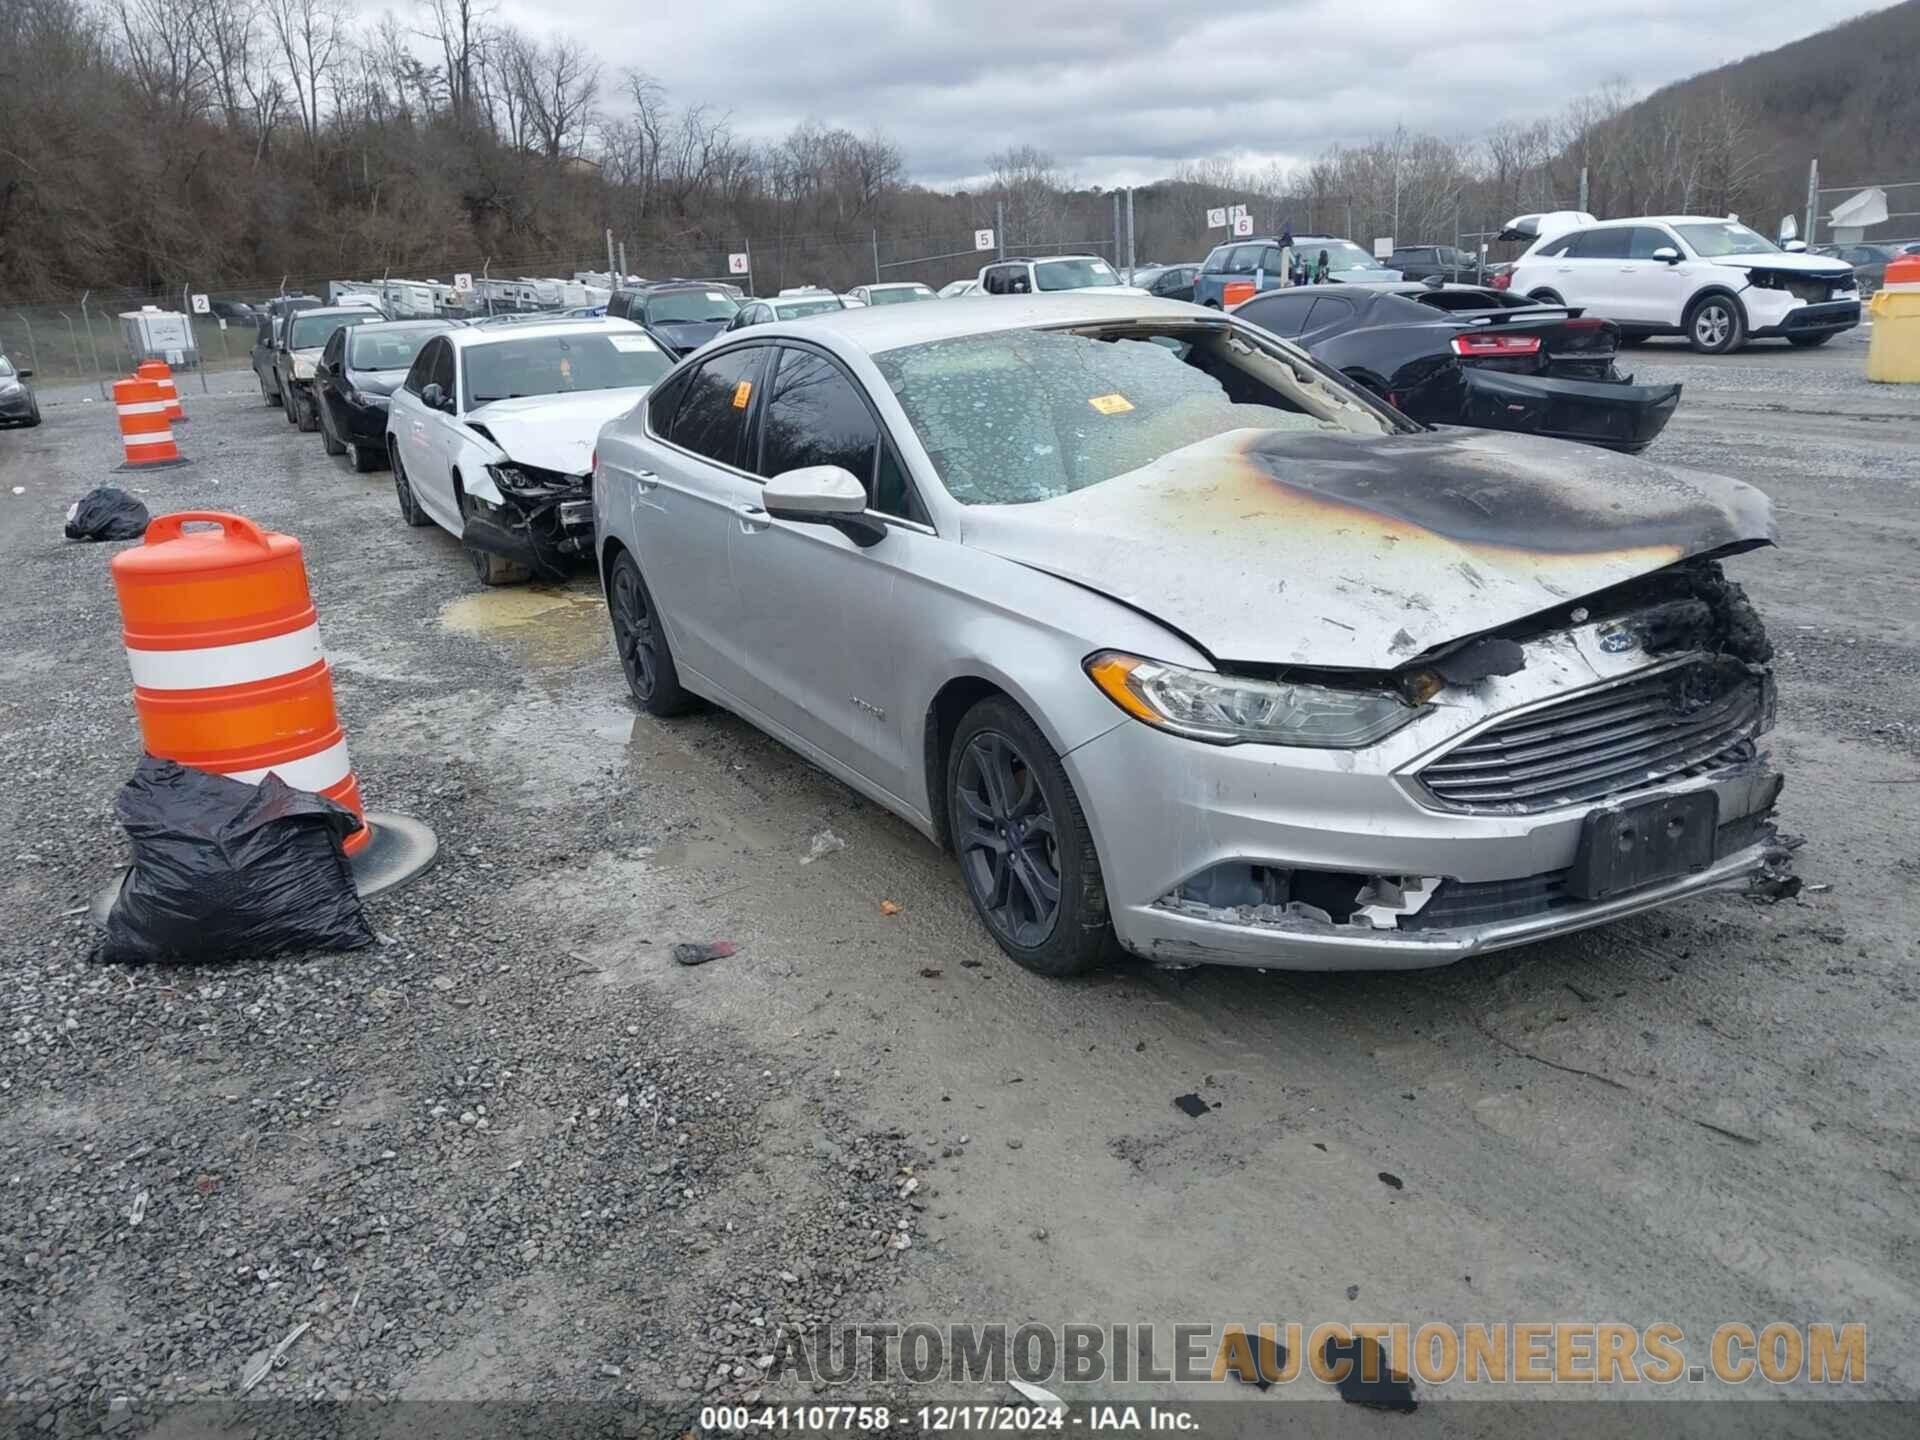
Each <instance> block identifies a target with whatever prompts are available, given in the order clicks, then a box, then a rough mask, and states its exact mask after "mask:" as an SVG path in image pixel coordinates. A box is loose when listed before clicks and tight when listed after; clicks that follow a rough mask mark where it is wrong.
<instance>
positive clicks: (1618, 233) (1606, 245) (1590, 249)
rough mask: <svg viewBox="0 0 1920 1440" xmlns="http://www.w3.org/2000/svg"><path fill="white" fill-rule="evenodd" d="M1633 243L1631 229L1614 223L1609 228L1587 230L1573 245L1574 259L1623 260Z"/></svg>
mask: <svg viewBox="0 0 1920 1440" xmlns="http://www.w3.org/2000/svg"><path fill="white" fill-rule="evenodd" d="M1632 243H1633V229H1632V228H1631V227H1629V226H1625V225H1616V226H1614V227H1613V228H1612V229H1611V230H1589V231H1587V232H1586V233H1585V234H1584V235H1582V236H1581V237H1580V240H1579V243H1578V244H1576V245H1575V246H1574V247H1573V252H1572V254H1573V258H1574V259H1575V260H1625V259H1626V258H1627V254H1628V250H1629V248H1630V247H1631V245H1632Z"/></svg>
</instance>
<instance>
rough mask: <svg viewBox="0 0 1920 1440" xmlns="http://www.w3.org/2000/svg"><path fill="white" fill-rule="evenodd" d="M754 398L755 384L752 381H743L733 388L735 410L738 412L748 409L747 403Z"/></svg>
mask: <svg viewBox="0 0 1920 1440" xmlns="http://www.w3.org/2000/svg"><path fill="white" fill-rule="evenodd" d="M752 398H753V382H752V381H751V380H742V381H741V382H740V383H739V384H738V385H736V386H734V387H733V408H734V409H736V410H744V409H746V408H747V401H749V400H750V399H752Z"/></svg>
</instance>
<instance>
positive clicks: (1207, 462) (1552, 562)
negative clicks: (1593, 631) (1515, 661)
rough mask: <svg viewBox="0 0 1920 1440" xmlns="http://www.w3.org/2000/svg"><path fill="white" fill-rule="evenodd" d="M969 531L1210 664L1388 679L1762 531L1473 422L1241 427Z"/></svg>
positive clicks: (1684, 477)
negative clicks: (1422, 660)
mask: <svg viewBox="0 0 1920 1440" xmlns="http://www.w3.org/2000/svg"><path fill="white" fill-rule="evenodd" d="M961 539H962V541H963V543H965V544H968V545H971V546H974V547H976V548H978V549H981V550H985V551H988V552H990V553H992V554H995V555H999V556H1002V557H1004V558H1006V559H1009V560H1014V561H1017V562H1019V563H1021V564H1024V565H1029V566H1032V567H1033V568H1035V569H1037V570H1044V571H1046V572H1048V573H1050V574H1053V575H1058V576H1060V577H1062V578H1063V579H1067V580H1071V581H1074V582H1075V583H1078V584H1081V585H1085V586H1086V587H1088V588H1089V589H1092V590H1097V591H1099V592H1101V593H1103V594H1106V595H1110V596H1112V597H1113V598H1114V599H1116V600H1119V601H1122V602H1124V603H1125V604H1127V605H1129V606H1132V607H1133V608H1135V609H1137V610H1140V611H1143V612H1145V613H1146V614H1148V615H1151V616H1153V617H1155V618H1157V619H1158V620H1160V621H1161V622H1162V623H1164V624H1166V625H1168V626H1170V627H1172V628H1173V629H1176V630H1178V631H1180V632H1181V633H1183V634H1184V635H1186V636H1188V637H1189V638H1190V639H1192V640H1193V641H1194V642H1195V643H1196V644H1198V645H1200V646H1201V647H1202V648H1203V649H1205V650H1206V651H1207V652H1208V653H1209V654H1211V655H1212V656H1213V657H1214V658H1215V659H1216V660H1217V661H1220V662H1222V663H1231V662H1239V663H1243V664H1249V665H1310V666H1316V667H1327V668H1337V669H1355V670H1389V669H1393V668H1395V667H1398V666H1400V665H1403V664H1405V663H1406V662H1408V661H1410V660H1412V659H1414V658H1415V657H1417V656H1420V655H1423V654H1425V653H1426V652H1427V651H1429V650H1431V649H1433V648H1434V647H1436V646H1441V645H1444V644H1446V643H1447V642H1449V641H1453V640H1459V639H1462V638H1465V637H1467V636H1472V635H1478V634H1481V633H1483V632H1485V631H1488V630H1493V629H1496V628H1498V627H1500V626H1503V625H1507V624H1511V623H1512V622H1514V621H1516V620H1521V619H1524V618H1526V617H1527V616H1530V615H1534V614H1537V613H1539V612H1541V611H1544V610H1549V609H1552V608H1554V607H1555V606H1558V605H1562V604H1565V603H1566V602H1567V601H1570V600H1576V599H1579V598H1581V597H1583V596H1586V595H1590V594H1592V593H1594V592H1595V591H1598V590H1604V589H1606V588H1608V587H1609V586H1613V585H1617V584H1619V583H1620V582H1622V581H1624V580H1629V579H1632V578H1634V577H1635V576H1638V575H1644V574H1648V573H1650V572H1652V571H1655V570H1659V569H1662V568H1664V567H1666V566H1668V565H1671V564H1673V563H1674V562H1675V561H1678V560H1682V559H1685V558H1687V557H1689V556H1703V555H1713V554H1721V553H1732V552H1736V551H1739V550H1744V549H1748V548H1751V547H1753V546H1756V545H1766V544H1771V543H1772V541H1773V539H1774V525H1773V509H1772V505H1771V503H1770V502H1769V501H1768V500H1767V497H1766V496H1765V495H1763V494H1761V493H1760V492H1759V491H1758V490H1756V489H1754V488H1753V487H1752V486H1750V485H1744V484H1742V483H1740V482H1739V481H1737V480H1728V479H1725V478H1723V477H1721V476H1717V475H1709V474H1705V473H1702V472H1699V471H1692V470H1682V469H1678V468H1675V467H1672V466H1665V465H1656V464H1651V463H1649V462H1647V461H1645V460H1638V459H1634V458H1632V457H1630V456H1624V455H1615V454H1612V453H1609V452H1607V451H1603V450H1597V449H1594V448H1592V447H1589V446H1584V445H1569V444H1564V443H1561V442H1558V441H1553V440H1543V439H1538V438H1535V437H1533V436H1527V435H1510V434H1495V433H1491V432H1487V431H1451V432H1446V431H1442V432H1430V433H1424V434H1416V435H1393V436H1383V437H1371V436H1358V435H1348V434H1340V433H1335V432H1322V431H1314V432H1304V433H1303V432H1299V431H1279V430H1236V431H1231V432H1229V433H1227V434H1225V435H1220V436H1216V437H1214V438H1213V439H1210V440H1205V441H1202V442H1200V443H1198V444H1195V445H1190V446H1187V447H1186V448H1184V449H1181V450H1177V451H1174V452H1173V453H1172V454H1170V455H1166V456H1163V457H1162V458H1161V459H1159V460H1158V461H1156V462H1154V463H1153V464H1151V465H1148V466H1145V467H1143V468H1141V469H1139V470H1135V471H1132V472H1129V473H1127V474H1124V475H1120V476H1116V477H1115V478H1114V479H1112V480H1108V481H1106V482H1104V483H1102V484H1098V485H1093V486H1090V487H1088V488H1087V489H1084V490H1079V491H1075V492H1074V493H1072V494H1069V495H1062V496H1058V497H1056V498H1054V499H1050V500H1042V501H1038V502H1035V503H1032V504H1027V505H993V506H976V507H970V508H969V509H968V510H967V512H966V525H965V529H964V533H963V534H962V536H961Z"/></svg>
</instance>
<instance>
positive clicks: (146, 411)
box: [115, 400, 167, 415]
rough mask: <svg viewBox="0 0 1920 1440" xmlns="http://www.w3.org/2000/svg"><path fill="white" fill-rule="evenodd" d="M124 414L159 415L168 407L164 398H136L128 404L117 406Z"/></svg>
mask: <svg viewBox="0 0 1920 1440" xmlns="http://www.w3.org/2000/svg"><path fill="white" fill-rule="evenodd" d="M115 408H116V409H118V410H119V412H120V413H121V414H122V415H157V414H159V413H160V411H162V410H164V409H166V408H167V402H166V401H164V400H135V401H132V402H130V403H129V404H126V405H120V406H116V407H115Z"/></svg>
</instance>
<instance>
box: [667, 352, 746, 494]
mask: <svg viewBox="0 0 1920 1440" xmlns="http://www.w3.org/2000/svg"><path fill="white" fill-rule="evenodd" d="M766 353H767V347H766V346H764V345H743V346H741V347H740V348H738V349H735V350H728V351H725V352H724V353H722V354H719V355H716V356H714V357H713V358H712V359H711V360H709V361H707V362H706V363H705V364H704V365H702V366H701V367H700V368H699V369H698V370H696V371H694V372H693V377H692V379H690V380H689V381H688V382H687V389H686V394H685V395H684V397H683V398H682V399H681V401H680V406H679V409H678V410H677V411H675V413H674V417H673V428H672V430H671V431H670V432H669V434H668V436H667V438H668V439H669V440H671V441H672V442H673V443H674V444H675V445H678V446H680V447H681V449H683V450H691V451H692V452H693V453H694V454H696V455H704V456H705V457H706V458H707V459H709V460H713V461H717V462H718V463H720V464H722V465H731V466H734V467H736V468H738V467H740V466H741V465H742V461H743V456H742V454H741V451H742V448H743V441H744V439H745V436H746V433H747V420H748V418H749V416H750V415H751V413H752V409H751V407H752V404H753V392H754V388H755V386H756V385H757V384H758V383H759V380H760V370H761V362H762V361H763V360H764V359H765V357H766Z"/></svg>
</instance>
